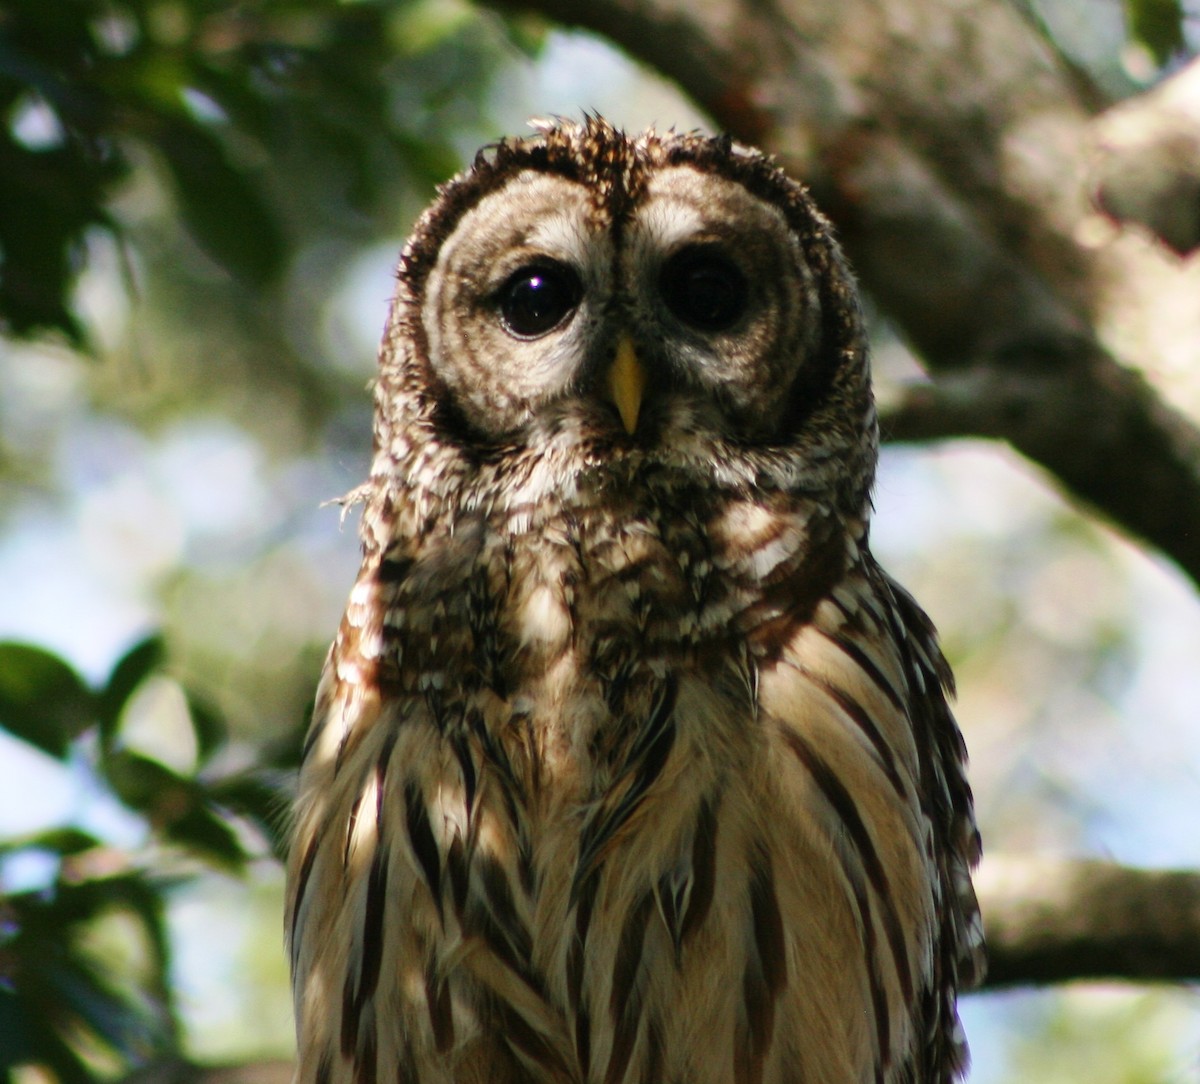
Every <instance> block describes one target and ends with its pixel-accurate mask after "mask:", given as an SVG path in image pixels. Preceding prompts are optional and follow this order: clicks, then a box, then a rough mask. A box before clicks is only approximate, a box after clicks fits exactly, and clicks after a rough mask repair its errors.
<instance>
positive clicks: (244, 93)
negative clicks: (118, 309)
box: [0, 0, 487, 344]
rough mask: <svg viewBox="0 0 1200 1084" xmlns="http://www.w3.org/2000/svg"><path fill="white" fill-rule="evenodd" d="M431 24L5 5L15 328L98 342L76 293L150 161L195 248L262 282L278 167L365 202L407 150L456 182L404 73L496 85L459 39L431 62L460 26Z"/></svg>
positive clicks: (334, 14) (37, 2) (6, 204)
mask: <svg viewBox="0 0 1200 1084" xmlns="http://www.w3.org/2000/svg"><path fill="white" fill-rule="evenodd" d="M420 14H421V5H417V6H416V7H415V8H414V5H412V4H408V5H404V4H400V5H397V4H392V3H383V2H381V0H363V2H359V3H354V4H331V3H328V2H326V0H273V2H263V3H246V4H220V3H211V2H205V0H191V2H180V3H161V2H156V0H128V2H118V3H109V2H107V0H61V2H56V3H50V4H48V3H45V2H43V0H12V2H11V3H8V4H6V5H5V6H4V7H3V8H2V9H0V117H3V118H5V119H6V123H4V124H3V125H2V126H0V261H2V262H0V327H4V328H6V329H7V330H8V331H9V332H10V333H14V334H17V335H28V334H31V333H37V332H44V331H50V330H52V331H58V332H61V333H63V334H65V335H66V336H67V337H68V339H69V340H71V341H72V342H74V343H75V344H80V343H82V342H83V340H84V337H85V331H84V328H83V326H82V324H81V323H80V321H79V318H78V316H77V314H76V313H75V312H74V309H73V304H72V296H71V291H72V286H73V282H74V279H75V276H76V275H77V273H78V272H79V270H80V268H81V266H82V264H83V261H84V259H85V256H86V251H87V244H88V236H89V231H91V230H94V229H101V230H105V231H108V232H110V233H112V234H115V235H116V236H117V237H119V238H121V239H124V238H125V237H126V232H127V231H126V224H125V223H124V222H123V221H122V218H121V217H120V216H119V215H117V214H115V213H114V212H113V210H112V202H113V200H114V198H115V197H116V196H117V195H118V194H119V192H120V190H121V186H122V183H123V182H126V181H128V180H129V179H130V178H131V175H132V174H133V173H134V172H135V170H136V168H137V167H138V165H139V164H140V163H141V162H142V161H143V160H144V159H145V158H146V156H147V155H148V156H149V157H150V159H151V160H152V161H153V162H154V163H156V164H157V166H158V167H159V170H160V172H161V174H162V175H163V176H164V177H165V179H166V180H167V182H168V184H169V187H170V189H171V191H172V193H173V197H174V200H175V203H176V206H177V208H178V212H179V215H180V217H181V219H182V220H183V222H184V223H185V224H186V225H187V227H188V229H189V230H190V232H191V234H192V236H193V238H194V239H195V241H196V242H197V243H198V244H199V245H200V247H201V248H202V249H203V250H204V251H205V252H207V253H208V255H209V256H210V257H211V258H212V259H213V260H214V261H215V262H216V263H217V264H218V265H219V266H220V267H222V268H223V269H224V270H225V271H226V272H228V273H229V274H231V275H232V276H234V277H235V278H236V279H237V280H238V281H240V282H241V283H242V284H243V286H245V287H249V288H252V289H261V288H263V287H266V286H269V285H270V284H271V283H272V282H274V281H275V280H276V279H277V278H278V276H279V274H280V272H281V270H282V269H283V267H284V266H285V265H286V262H287V259H288V257H289V252H290V238H289V236H288V230H287V223H285V222H284V221H283V216H282V214H281V213H280V208H279V204H280V198H279V197H280V185H279V181H280V178H279V176H278V175H277V172H278V170H279V169H280V167H281V166H282V167H283V168H284V169H286V168H287V166H288V163H289V161H297V160H299V161H302V162H303V163H305V164H306V165H312V164H313V163H325V164H326V165H327V168H332V169H334V170H336V171H338V172H339V173H341V174H342V175H343V178H344V186H345V195H346V198H347V199H348V200H349V201H350V202H351V203H352V204H353V205H355V206H357V207H358V208H360V209H362V208H365V207H367V206H369V204H370V203H371V201H372V199H373V198H375V197H377V196H378V194H379V192H380V191H381V182H382V181H383V180H384V179H385V178H387V177H388V176H389V167H395V166H396V159H397V158H399V159H402V160H403V168H404V169H405V170H407V171H410V172H411V171H413V170H416V171H418V172H424V173H426V174H427V175H429V176H430V177H431V178H433V179H438V178H440V177H441V176H444V174H445V172H446V171H447V165H448V164H450V165H453V164H454V163H455V162H456V159H455V157H454V156H453V154H452V153H451V152H450V151H449V150H448V148H447V147H446V145H445V144H444V143H442V142H440V141H439V140H438V139H436V138H434V137H433V136H432V134H431V133H429V132H425V131H421V130H419V128H420V125H419V124H414V123H413V121H414V119H417V118H418V117H419V115H420V113H419V112H418V113H417V114H416V115H415V116H406V115H404V114H403V113H401V112H400V111H399V110H400V109H401V108H403V106H404V105H405V104H409V105H411V104H415V103H412V102H409V103H405V102H404V92H405V90H406V89H407V88H408V87H410V86H411V79H408V78H397V72H396V66H397V62H398V60H400V59H402V58H404V59H407V60H408V61H409V62H410V64H412V65H414V66H415V67H416V68H417V69H419V70H420V71H421V72H423V73H424V74H426V75H427V77H428V81H429V85H428V87H427V88H426V89H427V90H428V91H429V92H430V95H431V97H435V96H436V95H437V94H438V93H439V92H441V93H443V94H453V93H454V91H455V89H456V84H455V83H454V82H453V79H454V76H455V75H456V74H457V75H461V74H462V72H461V71H459V70H458V69H460V68H461V67H464V66H465V67H466V69H467V71H471V65H472V64H474V65H475V67H474V70H473V76H474V79H475V81H476V82H479V81H480V80H479V77H480V76H481V75H482V74H483V73H484V72H486V68H487V65H486V64H482V63H481V60H482V54H481V52H480V50H479V48H478V47H474V48H473V47H471V43H470V42H469V41H467V42H465V43H464V42H463V41H459V42H458V43H457V44H458V46H459V47H458V48H457V49H456V50H453V51H452V53H454V54H457V59H458V63H452V64H446V63H444V62H443V63H441V64H440V66H439V65H438V64H437V63H436V62H435V63H434V64H432V65H429V66H428V67H427V68H426V64H427V63H428V61H429V60H430V57H431V53H434V52H436V51H437V50H438V49H439V47H441V46H442V45H444V39H445V37H446V36H447V35H448V34H452V33H454V32H455V31H456V30H457V29H458V25H457V24H456V23H455V22H453V21H445V20H441V21H438V20H433V19H430V18H428V17H425V18H421V17H419V16H420ZM464 44H465V45H466V47H465V48H463V46H464ZM417 50H420V52H421V53H422V56H421V57H415V56H414V53H415V52H416V51H417ZM406 54H407V56H406ZM422 60H424V61H425V62H426V64H422V62H421V61H422ZM447 78H448V79H449V80H451V81H450V82H449V83H446V84H442V80H445V79H447ZM439 84H442V85H439ZM457 86H458V88H461V86H462V83H461V82H460V83H458V84H457ZM426 115H427V114H426ZM283 188H284V189H286V185H284V186H283Z"/></svg>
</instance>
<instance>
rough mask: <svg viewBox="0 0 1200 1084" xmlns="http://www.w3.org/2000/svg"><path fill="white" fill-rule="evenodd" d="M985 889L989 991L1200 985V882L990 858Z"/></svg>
mask: <svg viewBox="0 0 1200 1084" xmlns="http://www.w3.org/2000/svg"><path fill="white" fill-rule="evenodd" d="M975 885H976V889H977V891H978V892H979V902H980V906H981V908H982V910H983V924H984V930H985V932H986V935H987V942H988V974H987V980H986V983H985V985H986V986H988V987H995V986H1015V985H1041V984H1045V983H1055V982H1066V981H1069V980H1074V979H1088V978H1097V979H1099V978H1110V979H1132V980H1136V981H1161V980H1169V981H1177V982H1195V981H1196V980H1197V978H1200V874H1197V873H1191V872H1183V871H1170V870H1139V869H1129V868H1127V867H1122V866H1115V865H1112V864H1110V863H1107V862H1098V861H1083V860H1080V861H1063V860H1051V859H1030V858H1011V859H1009V858H991V857H989V858H987V859H986V860H985V861H984V863H983V865H982V866H981V868H980V870H979V872H978V874H977V875H976V881H975Z"/></svg>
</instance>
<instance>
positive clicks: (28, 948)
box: [0, 637, 284, 1084]
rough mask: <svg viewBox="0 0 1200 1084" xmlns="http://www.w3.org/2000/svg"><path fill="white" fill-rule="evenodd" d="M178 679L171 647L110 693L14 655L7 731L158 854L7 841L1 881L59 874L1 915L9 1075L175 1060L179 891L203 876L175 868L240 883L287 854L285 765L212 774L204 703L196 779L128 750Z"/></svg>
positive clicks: (3, 655) (150, 646)
mask: <svg viewBox="0 0 1200 1084" xmlns="http://www.w3.org/2000/svg"><path fill="white" fill-rule="evenodd" d="M164 676H165V658H164V647H163V643H162V640H161V639H160V638H158V637H151V638H148V639H146V640H143V641H141V642H140V643H138V644H136V645H135V646H134V647H132V648H131V649H130V650H129V651H128V652H127V653H126V654H125V655H124V656H123V657H122V658H121V659H120V660H119V661H118V662H117V663H116V665H115V666H114V667H113V669H112V672H111V673H110V674H109V675H108V678H107V680H106V681H105V682H104V683H103V684H102V685H101V686H100V687H99V688H91V687H89V686H88V685H87V683H86V682H85V681H84V680H83V679H82V678H81V677H80V675H79V674H78V673H76V672H75V670H74V669H73V668H72V667H71V666H70V665H69V664H68V663H67V662H66V661H64V660H63V659H61V658H59V657H57V656H55V655H53V654H51V653H49V652H47V651H45V650H44V649H41V648H38V647H34V646H31V645H28V644H19V643H6V644H0V726H3V727H4V729H6V730H8V731H9V733H10V734H12V735H13V736H15V737H19V738H20V739H21V740H23V741H25V742H28V743H29V744H30V745H32V746H34V747H35V748H37V749H39V750H41V751H42V752H44V753H47V754H49V755H50V756H52V757H54V758H55V759H57V760H59V761H63V762H64V763H65V762H68V761H69V762H72V763H74V764H75V766H76V768H77V771H78V773H79V774H80V775H81V776H82V777H84V778H87V779H90V780H91V782H92V784H93V785H95V786H97V787H99V788H101V789H103V790H105V791H107V792H108V793H110V794H111V795H112V796H113V797H115V798H116V799H117V800H118V801H119V802H121V803H122V804H123V805H124V806H125V807H126V808H127V809H128V810H129V811H130V812H131V813H133V814H134V815H135V816H136V817H138V818H141V820H142V821H143V822H144V825H145V835H146V837H147V838H148V839H149V840H150V841H151V844H152V846H151V847H150V848H143V849H140V850H139V852H138V853H136V854H135V853H132V852H129V851H124V850H121V849H119V848H116V847H113V846H112V845H110V844H108V843H106V842H105V841H104V840H102V839H100V838H98V837H97V836H95V835H93V834H92V833H90V832H87V831H83V830H82V829H79V828H76V827H73V826H64V827H61V828H57V829H53V830H50V831H45V832H39V833H37V834H35V835H33V836H30V837H26V838H19V839H11V840H7V841H4V842H3V843H0V870H2V869H3V868H4V866H5V865H7V864H11V863H14V862H18V861H20V860H26V861H28V860H29V859H30V858H31V857H35V858H39V859H40V860H41V861H42V862H43V863H49V864H50V865H51V866H52V867H53V871H54V872H53V874H52V876H51V877H50V878H49V879H48V883H47V884H46V885H44V886H39V887H37V888H36V889H32V890H26V891H21V892H16V893H13V894H11V895H9V896H8V897H6V898H5V900H4V901H3V903H2V904H0V1069H3V1070H4V1072H5V1074H6V1075H7V1074H8V1073H10V1072H11V1070H12V1069H13V1068H14V1067H15V1066H19V1065H23V1064H28V1063H33V1064H38V1065H41V1066H44V1067H46V1068H48V1069H50V1070H51V1071H52V1072H53V1073H54V1075H55V1076H56V1077H57V1078H58V1079H59V1080H60V1081H63V1082H64V1084H74V1082H83V1081H88V1080H91V1079H93V1078H94V1076H95V1075H96V1073H97V1071H98V1070H104V1069H107V1070H108V1071H109V1072H111V1071H114V1070H121V1069H128V1068H129V1067H131V1066H134V1065H137V1064H140V1063H142V1062H144V1061H146V1060H147V1059H148V1058H150V1057H151V1056H154V1055H157V1054H164V1053H167V1052H170V1051H172V1050H173V1049H174V1044H175V1043H176V1041H177V1038H178V1037H177V1033H176V1032H177V1025H176V1012H175V1006H174V1002H173V997H172V993H171V981H170V974H169V968H170V949H169V942H168V938H167V933H166V929H165V926H164V911H165V896H166V893H168V892H169V891H170V889H171V888H172V887H173V886H175V885H177V884H179V883H180V882H181V881H182V880H185V879H186V878H187V877H189V876H192V875H193V872H192V871H189V870H188V868H187V867H186V865H185V866H181V867H180V872H177V873H174V874H167V873H166V872H164V871H165V870H167V869H169V868H170V867H171V866H172V865H176V866H179V860H178V859H179V858H180V857H187V856H190V857H191V858H193V859H198V860H199V861H200V862H201V863H202V864H206V865H210V866H216V867H219V868H223V869H226V870H229V871H231V872H239V871H241V870H242V869H244V868H245V866H246V864H247V863H248V862H249V861H250V860H251V859H252V858H253V857H254V855H255V852H256V848H255V847H254V846H253V845H252V844H251V843H250V842H248V840H249V839H250V837H251V836H255V835H256V836H257V837H258V838H259V839H262V840H266V841H268V842H269V844H270V845H271V846H272V847H273V848H274V849H275V850H276V851H278V848H279V845H280V840H279V838H278V831H279V827H280V820H279V815H278V814H279V810H280V809H281V808H282V803H283V799H282V785H281V781H282V778H283V774H282V769H283V767H284V765H283V763H282V762H279V763H276V764H275V765H274V766H273V767H272V768H262V767H260V768H254V769H251V770H248V771H233V772H226V773H216V772H210V771H208V770H206V769H209V768H211V765H212V760H213V756H214V755H215V754H216V753H217V752H218V751H219V750H220V749H221V747H222V745H223V742H224V726H223V722H222V720H221V719H220V718H219V717H218V716H217V715H216V713H215V712H213V711H212V709H211V708H208V707H207V706H205V705H203V704H202V703H201V702H200V701H199V699H198V698H196V697H194V696H189V697H188V698H187V700H188V704H189V712H188V715H189V718H190V721H191V724H192V728H193V730H194V734H195V740H196V747H197V750H198V756H197V770H196V771H195V772H194V773H192V774H180V773H179V772H177V771H173V770H172V769H171V768H169V767H167V766H166V765H165V764H162V763H161V762H159V761H157V760H154V759H152V758H150V757H147V756H145V755H142V754H141V753H139V752H137V751H135V750H134V749H131V748H129V747H128V746H127V745H126V743H125V741H124V738H123V727H122V724H123V721H124V718H125V716H126V713H127V711H128V710H129V707H130V704H131V702H132V701H133V699H134V697H135V696H136V694H137V693H138V692H139V691H140V690H141V689H142V688H143V687H144V686H145V684H146V683H147V682H148V681H150V680H152V679H158V678H163V677H164ZM265 760H266V761H267V762H270V760H271V758H270V757H267V758H265ZM257 850H261V846H260V847H259V848H257ZM173 854H174V855H176V856H177V858H176V859H174V860H172V857H171V856H172V855H173ZM194 869H195V867H194V866H193V867H192V870H194ZM121 919H123V920H124V927H125V929H126V931H127V933H129V932H131V933H132V935H133V936H132V942H133V943H132V945H128V944H127V945H126V946H125V950H124V951H122V952H117V953H116V954H115V956H114V953H113V951H112V945H111V941H112V936H111V932H110V933H109V936H108V937H107V938H106V936H105V933H106V931H111V928H112V926H113V923H114V920H121ZM124 940H125V941H126V942H128V941H129V940H130V938H129V937H128V936H127V937H126V938H125V939H124Z"/></svg>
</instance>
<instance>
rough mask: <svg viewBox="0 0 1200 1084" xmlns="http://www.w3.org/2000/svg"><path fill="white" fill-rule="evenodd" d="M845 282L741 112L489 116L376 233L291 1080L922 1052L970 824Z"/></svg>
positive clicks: (552, 1072)
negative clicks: (364, 480)
mask: <svg viewBox="0 0 1200 1084" xmlns="http://www.w3.org/2000/svg"><path fill="white" fill-rule="evenodd" d="M875 458H876V437H875V413H874V406H873V403H872V399H871V392H870V384H869V373H868V365H867V358H866V350H865V339H864V334H863V330H862V326H861V320H860V316H859V310H858V302H857V296H856V292H855V288H854V285H853V282H852V280H851V278H850V276H849V274H848V272H847V271H846V269H845V266H844V263H843V261H842V258H841V255H840V254H839V252H838V250H837V247H836V245H835V244H834V242H833V241H832V239H831V236H830V232H829V228H828V226H827V224H826V222H825V220H824V219H823V218H821V217H820V215H819V214H818V213H817V212H816V211H815V210H814V208H813V207H812V205H811V203H810V202H809V200H808V198H807V196H806V195H805V193H804V192H803V190H802V189H801V188H800V187H799V186H798V185H796V184H794V183H793V182H791V181H789V180H788V179H787V178H785V177H784V176H783V174H782V173H780V172H779V171H778V170H777V169H776V168H775V167H774V166H773V165H772V164H771V163H770V162H769V161H768V160H767V159H765V158H763V157H762V156H760V155H759V154H757V153H756V152H754V151H751V150H748V149H746V148H743V147H739V146H737V145H736V144H732V143H730V142H729V141H727V140H721V139H707V138H702V137H699V136H692V135H687V136H680V135H675V134H667V135H661V136H660V135H656V134H653V133H646V134H643V135H641V136H638V137H636V138H626V137H625V136H623V135H622V134H621V133H619V132H616V131H614V130H613V129H612V128H611V127H609V126H608V125H607V124H605V123H604V122H603V121H600V120H597V119H592V120H588V121H587V122H585V123H583V124H579V125H575V124H569V123H561V124H557V125H546V126H544V127H543V128H542V130H541V131H540V132H539V134H538V135H537V136H536V137H534V138H532V139H529V140H519V141H512V142H505V143H501V144H500V145H498V146H497V147H495V148H492V149H491V150H490V151H489V152H487V153H486V154H484V155H481V157H480V158H479V159H478V160H477V162H476V163H475V165H474V167H473V168H472V169H471V170H469V171H467V172H466V173H465V174H463V175H461V176H460V177H458V178H456V179H455V180H454V181H452V182H451V183H450V184H449V185H447V186H446V187H445V188H444V189H443V190H442V191H441V193H440V195H439V198H438V200H437V202H436V203H435V204H434V205H433V207H432V208H431V209H430V210H429V211H428V212H427V213H426V214H425V216H424V217H423V218H422V219H421V220H420V221H419V222H418V224H417V226H416V228H415V232H414V234H413V237H412V239H411V240H410V242H409V244H408V245H407V246H406V248H405V251H404V254H403V256H402V258H401V264H400V272H399V287H398V291H397V294H396V299H395V302H394V304H393V307H392V314H391V319H390V322H389V326H388V330H387V333H386V336H385V339H384V344H383V348H382V351H381V359H380V378H379V383H378V387H377V392H376V431H375V459H374V463H373V466H372V471H371V479H370V482H369V484H368V485H367V486H366V487H365V488H364V491H363V497H364V499H365V501H366V508H365V511H364V513H363V522H362V538H363V551H364V557H363V565H362V570H361V572H360V574H359V578H358V582H357V583H356V585H355V587H354V590H353V592H352V594H351V597H350V602H349V605H348V607H347V610H346V614H345V617H344V619H343V621H342V625H341V628H340V629H339V631H338V635H337V639H336V641H335V643H334V645H333V648H332V650H331V652H330V656H329V660H328V663H327V665H326V668H325V673H324V676H323V679H322V682H321V686H320V691H319V693H318V698H317V705H316V712H315V716H314V719H313V724H312V729H311V732H310V735H309V739H308V743H307V747H306V750H305V758H304V765H303V769H302V773H301V781H300V794H299V798H298V802H297V808H296V820H295V828H294V835H293V847H292V858H291V862H290V865H289V904H288V908H289V910H288V918H287V925H288V941H289V946H290V950H291V958H292V972H293V985H294V992H295V1000H296V1011H297V1029H298V1036H299V1044H300V1071H299V1082H300V1084H349V1082H351V1081H353V1082H355V1084H375V1082H376V1081H379V1082H381V1084H382V1082H387V1084H413V1082H420V1084H435V1082H436V1084H468V1082H480V1084H482V1082H485V1081H492V1082H498V1084H505V1082H510V1081H511V1082H516V1081H521V1082H530V1084H534V1082H536V1084H543V1082H545V1084H549V1082H554V1084H559V1082H562V1084H566V1082H571V1084H583V1082H585V1081H587V1082H595V1084H601V1082H603V1084H618V1082H630V1084H632V1082H635V1081H638V1082H643V1084H656V1082H660V1081H661V1082H680V1084H684V1082H686V1084H734V1082H736V1084H751V1082H763V1084H774V1082H784V1081H797V1082H799V1081H804V1082H805V1084H813V1082H824V1084H846V1082H859V1081H862V1082H876V1081H882V1082H917V1081H921V1082H934V1081H949V1080H951V1079H953V1078H954V1077H955V1076H956V1075H957V1074H958V1073H959V1072H960V1071H961V1069H962V1067H963V1064H964V1062H965V1056H966V1055H965V1046H964V1044H963V1043H962V1040H961V1034H960V1032H959V1030H958V1022H957V1013H956V1008H955V998H956V993H957V989H958V988H959V987H960V986H965V985H968V984H970V983H971V982H972V981H973V980H974V978H975V977H976V976H977V974H978V971H979V967H980V962H981V952H982V935H981V930H980V926H979V918H978V913H977V911H976V907H975V902H974V896H973V893H972V890H971V884H970V869H971V867H972V865H973V864H974V863H975V861H976V860H977V858H978V853H979V844H978V834H977V832H976V830H975V826H974V820H973V815H972V808H971V795H970V790H969V788H968V786H967V783H966V779H965V776H964V763H965V750H964V747H963V743H962V739H961V737H960V735H959V732H958V729H957V727H956V726H955V723H954V720H953V718H952V717H951V714H950V711H949V709H948V707H947V704H946V698H945V694H946V690H948V689H949V688H950V684H951V679H950V674H949V671H948V669H947V667H946V664H945V661H944V660H943V658H942V656H941V653H940V651H939V650H938V647H937V645H936V642H935V638H934V633H933V629H932V627H931V626H930V624H929V622H928V620H927V619H926V617H925V616H924V614H923V613H922V612H921V610H920V608H919V607H918V606H917V605H916V603H915V602H914V601H913V600H912V599H911V598H910V597H909V596H908V595H907V594H906V593H905V592H904V591H903V590H902V589H901V588H899V587H898V586H897V585H896V584H895V583H893V582H892V581H891V580H890V579H889V578H888V577H887V575H886V574H885V573H884V572H883V571H882V570H881V569H880V568H879V566H878V565H877V564H876V563H875V561H874V559H873V558H872V557H871V554H870V552H869V549H868V546H867V535H868V514H869V491H870V486H871V482H872V476H873V472H874V464H875Z"/></svg>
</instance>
